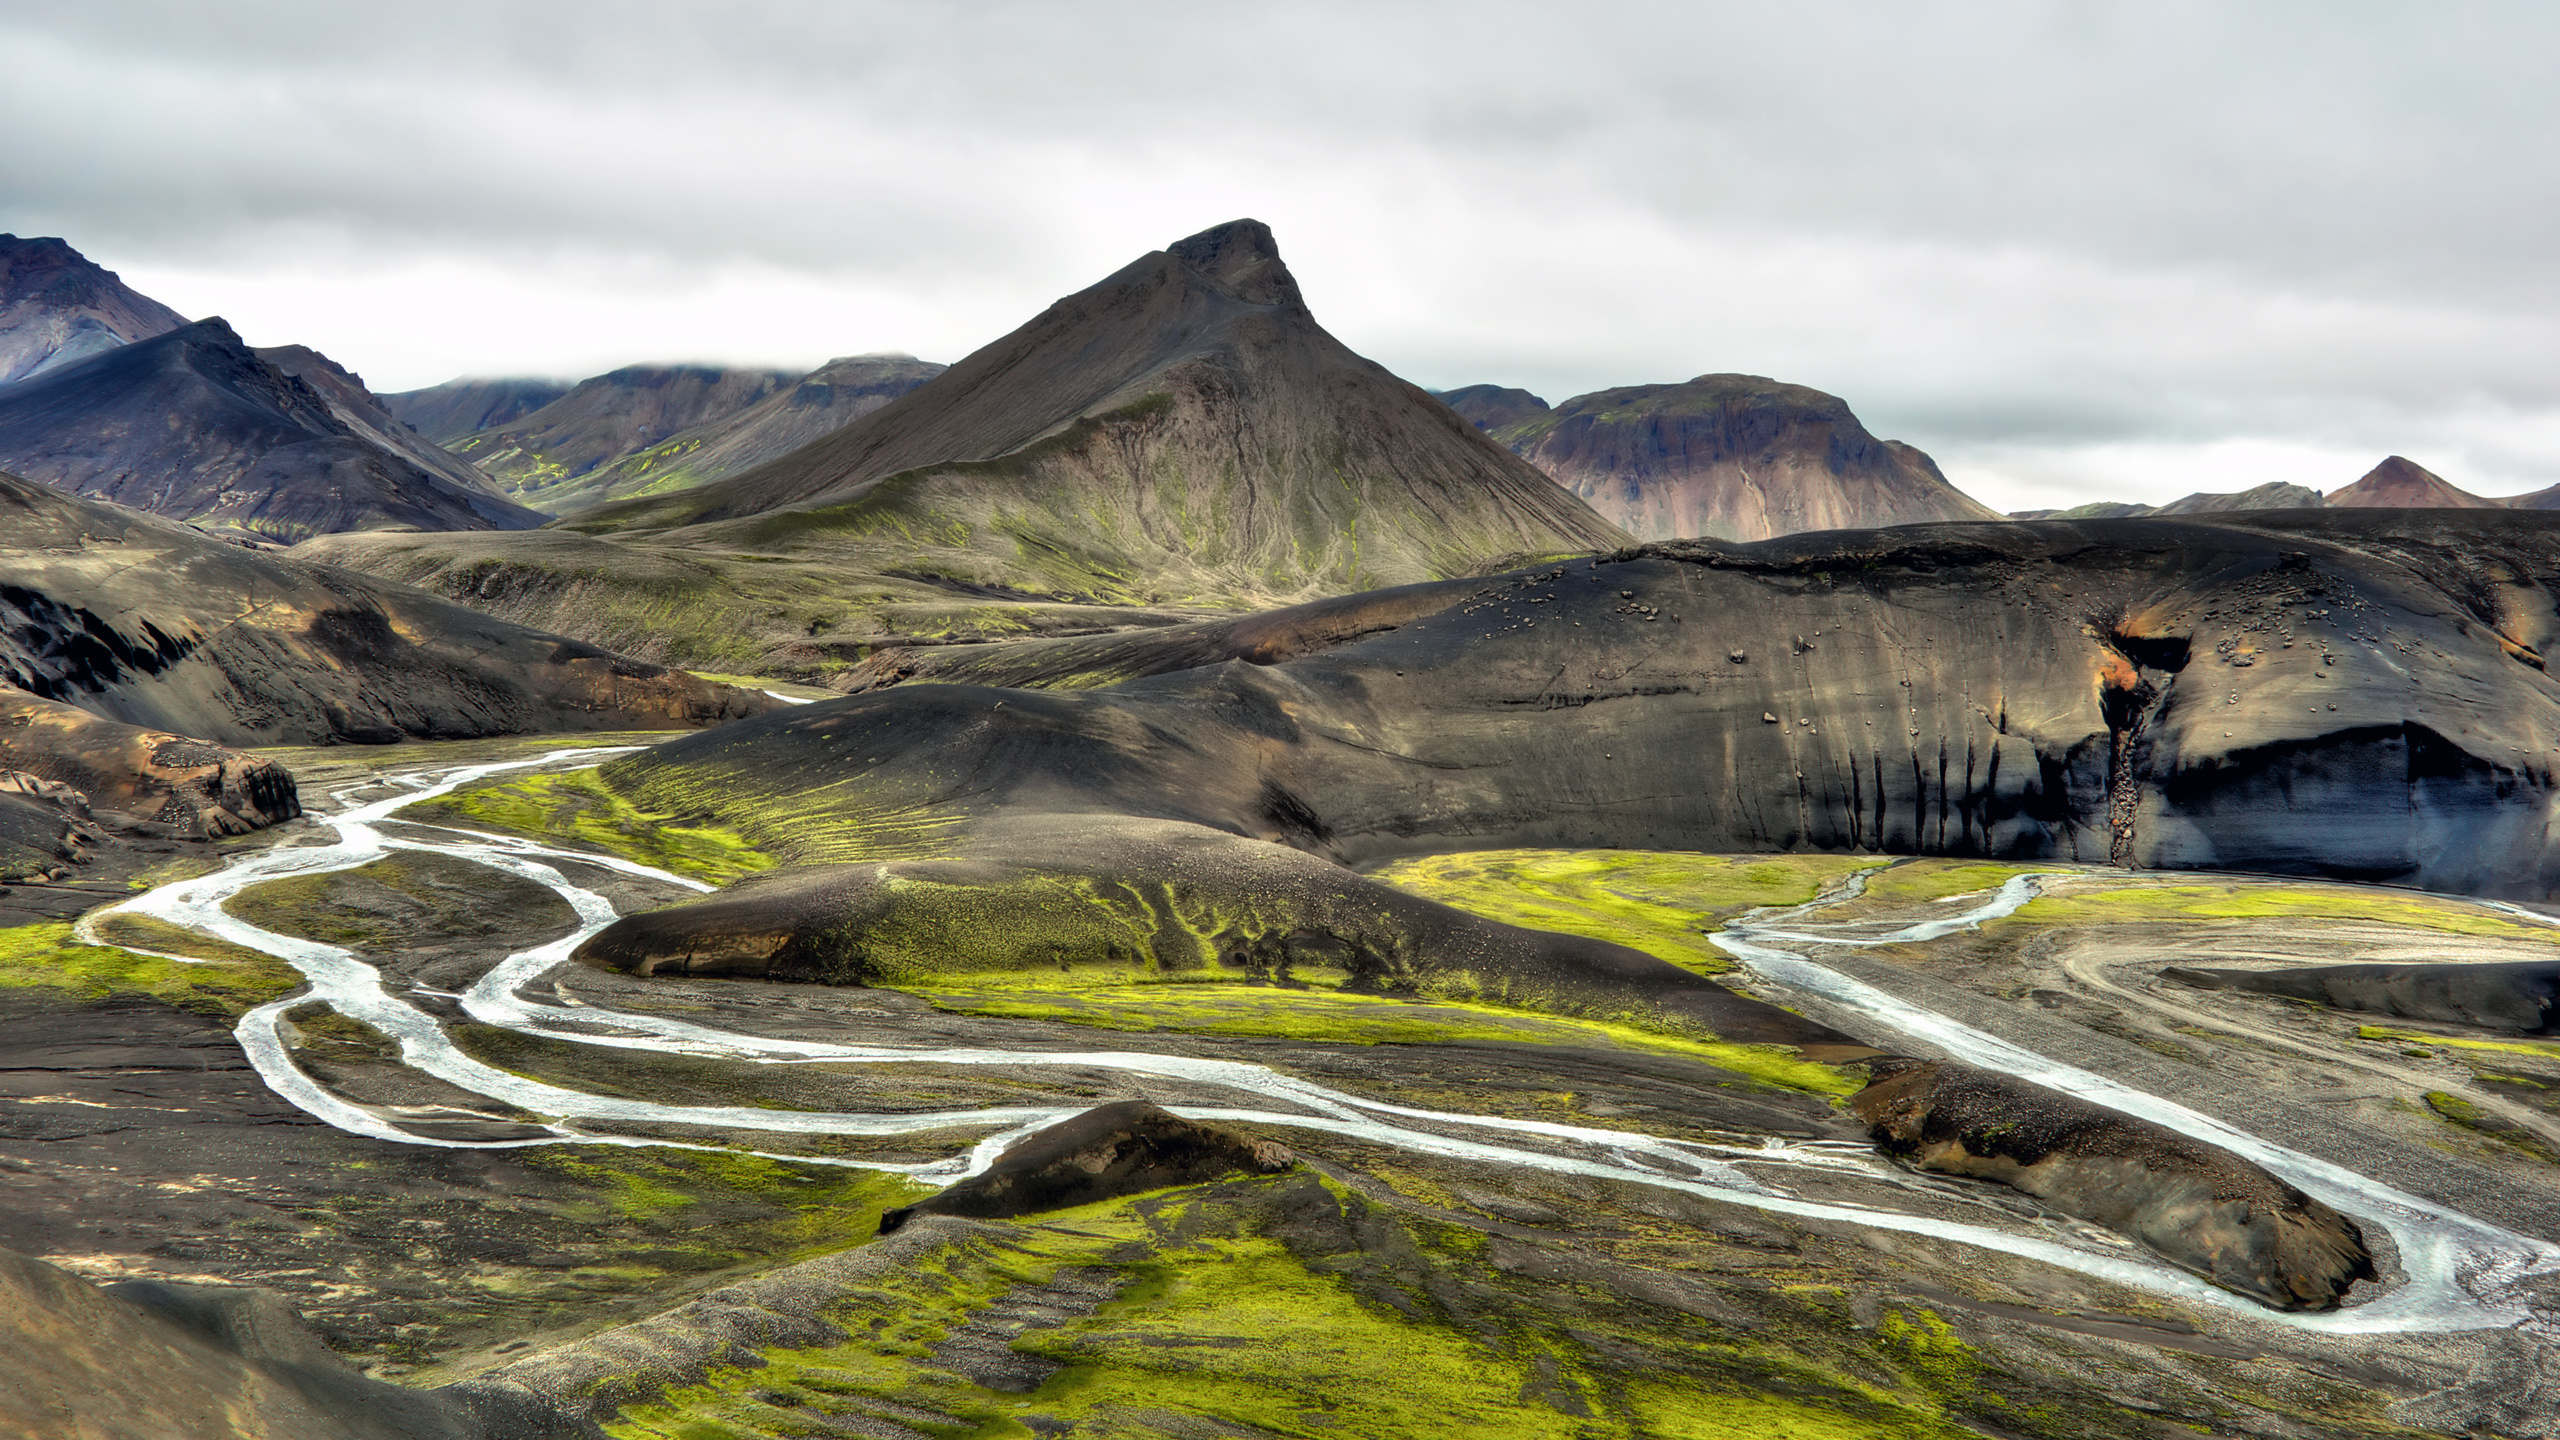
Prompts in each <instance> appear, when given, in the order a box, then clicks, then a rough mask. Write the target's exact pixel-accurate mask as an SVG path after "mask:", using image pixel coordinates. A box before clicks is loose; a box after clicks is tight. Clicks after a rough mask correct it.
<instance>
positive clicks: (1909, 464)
mask: <svg viewBox="0 0 2560 1440" xmlns="http://www.w3.org/2000/svg"><path fill="white" fill-rule="evenodd" d="M1441 398H1442V399H1443V400H1445V401H1447V402H1448V403H1449V405H1450V406H1451V408H1453V409H1455V410H1456V411H1457V412H1458V413H1459V414H1461V415H1463V416H1465V417H1466V418H1467V419H1468V420H1469V421H1471V422H1472V423H1474V424H1475V425H1476V427H1477V428H1478V429H1481V430H1484V431H1485V432H1487V433H1488V434H1490V435H1492V437H1493V438H1494V439H1495V440H1497V441H1500V442H1501V443H1502V444H1504V445H1506V446H1508V447H1510V449H1511V450H1512V451H1513V452H1514V453H1516V454H1518V455H1520V456H1521V457H1522V458H1524V459H1526V460H1528V461H1529V462H1530V463H1531V464H1533V465H1535V466H1537V467H1538V468H1539V469H1540V470H1542V471H1544V472H1545V473H1546V474H1547V475H1549V476H1551V477H1553V478H1554V480H1555V482H1556V483H1557V484H1559V485H1562V486H1564V487H1565V488H1566V489H1568V490H1571V491H1572V492H1573V493H1574V494H1576V495H1578V496H1580V497H1581V498H1582V499H1583V500H1585V501H1587V502H1589V503H1590V505H1591V508H1593V509H1594V510H1597V511H1599V512H1600V513H1601V514H1602V515H1604V516H1606V517H1607V518H1609V519H1610V520H1612V521H1614V522H1616V523H1617V524H1619V525H1621V526H1623V527H1625V528H1626V529H1627V530H1628V531H1629V532H1630V533H1631V534H1633V535H1634V536H1636V538H1638V539H1640V540H1670V539H1679V538H1686V537H1697V536H1704V537H1711V538H1714V539H1719V540H1767V539H1770V538H1773V537H1775V536H1779V535H1793V534H1796V533H1798V532H1801V531H1806V530H1844V529H1867V528H1872V527H1875V526H1880V525H1910V524H1919V523H1924V522H1928V521H1935V520H1993V519H1998V518H1999V516H1998V514H1997V512H1995V511H1993V510H1991V509H1990V508H1988V507H1987V506H1984V505H1981V504H1979V503H1977V502H1976V501H1974V500H1973V499H1972V498H1971V497H1970V496H1967V495H1965V494H1964V493H1963V492H1961V491H1959V490H1957V489H1956V488H1955V487H1954V486H1953V485H1950V484H1948V483H1947V477H1946V476H1944V475H1943V474H1940V473H1939V471H1938V466H1937V463H1936V462H1935V461H1933V460H1931V459H1930V458H1929V457H1928V456H1927V455H1925V454H1922V453H1921V452H1920V451H1918V450H1916V449H1913V448H1912V447H1911V446H1908V445H1905V444H1902V443H1901V442H1900V441H1896V440H1879V439H1877V438H1876V437H1875V436H1873V435H1871V434H1869V433H1867V428H1866V427H1865V426H1864V425H1861V424H1859V423H1858V417H1857V416H1855V415H1853V414H1851V413H1850V411H1849V407H1848V404H1847V403H1846V402H1844V401H1842V400H1841V399H1840V398H1839V397H1837V396H1834V395H1826V394H1824V393H1822V392H1821V391H1819V390H1813V389H1808V388H1807V387H1805V386H1802V385H1787V384H1782V383H1780V382H1778V381H1775V380H1771V379H1767V378H1765V377H1763V376H1758V375H1700V376H1698V377H1697V378H1695V379H1693V380H1689V381H1686V382H1683V383H1681V384H1677V385H1629V386H1622V387H1619V388H1617V389H1611V390H1598V391H1594V392H1592V393H1590V394H1588V395H1577V396H1575V397H1573V398H1572V399H1570V400H1567V401H1565V402H1564V403H1563V404H1561V405H1557V406H1555V407H1553V408H1550V407H1549V406H1548V405H1547V404H1546V403H1545V402H1544V401H1542V400H1540V399H1539V398H1538V397H1537V396H1535V395H1532V394H1530V393H1529V392H1528V391H1526V390H1507V389H1503V388H1500V387H1497V386H1492V385H1471V386H1467V387H1465V388H1463V389H1459V390H1452V391H1449V392H1447V393H1446V394H1444V395H1443V396H1442V397H1441Z"/></svg>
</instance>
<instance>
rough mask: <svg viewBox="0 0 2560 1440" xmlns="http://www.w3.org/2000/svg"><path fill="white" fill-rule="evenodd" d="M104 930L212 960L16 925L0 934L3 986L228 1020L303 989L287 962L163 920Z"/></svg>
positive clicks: (55, 928) (62, 928) (124, 921)
mask: <svg viewBox="0 0 2560 1440" xmlns="http://www.w3.org/2000/svg"><path fill="white" fill-rule="evenodd" d="M105 933H106V934H107V936H108V938H111V939H122V940H124V941H126V942H127V943H129V944H133V945H141V946H146V947H148V948H151V949H155V950H167V951H170V952H172V953H175V954H181V955H191V956H200V957H205V960H204V963H201V964H189V963H187V962H185V961H180V960H163V959H161V958H159V957H158V956H156V955H143V954H138V953H136V952H134V951H132V950H125V949H120V948H118V947H116V946H112V945H84V944H82V943H80V942H79V941H78V940H76V939H74V938H73V937H72V933H71V927H70V926H69V925H67V924H53V925H17V926H12V927H10V928H8V929H5V930H0V986H7V987H10V988H12V989H46V990H59V991H62V992H63V993H65V994H66V995H70V996H73V997H76V998H78V999H82V1000H104V999H106V998H108V997H110V996H115V995H147V996H149V997H151V998H152V999H154V1000H159V1001H162V1002H165V1003H167V1004H170V1005H174V1006H176V1007H178V1008H179V1009H181V1010H190V1011H193V1012H195V1013H196V1014H199V1015H210V1016H215V1017H218V1018H223V1019H229V1018H233V1017H236V1016H238V1015H241V1014H243V1013H244V1012H246V1011H248V1010H251V1009H254V1008H255V1007H257V1006H260V1005H263V1004H265V1003H266V1002H268V1001H270V1000H274V999H278V998H280V997H282V996H286V995H290V994H292V993H293V992H294V991H295V990H297V989H299V988H300V987H301V985H302V976H301V975H300V973H298V972H297V971H295V970H294V968H293V967H292V966H290V965H287V964H286V963H284V962H283V961H281V960H277V959H274V958H272V957H269V956H265V955H260V954H258V953H257V952H256V951H253V950H243V949H240V948H238V947H236V946H230V945H224V944H222V943H221V942H219V941H207V940H204V939H201V938H199V937H197V936H194V935H191V934H188V933H187V932H185V931H182V930H178V929H176V928H175V927H173V926H169V925H165V924H161V923H159V922H156V921H146V920H136V919H132V918H130V917H125V916H117V917H113V918H111V919H110V920H108V921H107V922H106V929H105Z"/></svg>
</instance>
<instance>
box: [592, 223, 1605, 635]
mask: <svg viewBox="0 0 2560 1440" xmlns="http://www.w3.org/2000/svg"><path fill="white" fill-rule="evenodd" d="M1535 473H1536V472H1534V471H1532V470H1530V469H1528V468H1527V467H1525V466H1522V465H1519V464H1516V463H1514V462H1512V461H1511V460H1510V458H1509V457H1507V456H1505V455H1503V454H1502V453H1501V451H1500V450H1499V449H1498V448H1497V447H1495V446H1493V445H1491V444H1489V443H1487V442H1486V441H1485V440H1484V439H1483V438H1482V437H1481V436H1480V435H1478V434H1476V433H1475V431H1474V430H1473V429H1472V428H1471V427H1469V426H1467V425H1466V424H1465V423H1464V422H1463V421H1460V420H1459V419H1458V418H1457V417H1456V416H1455V415H1453V414H1451V413H1450V412H1449V410H1448V408H1447V407H1445V406H1443V405H1440V404H1438V403H1437V402H1435V401H1433V400H1432V399H1431V398H1430V396H1429V395H1427V394H1426V393H1425V392H1423V391H1421V390H1418V389H1416V388H1415V387H1413V386H1411V385H1408V384H1406V383H1404V382H1403V381H1400V380H1397V379H1396V378H1395V377H1393V376H1391V375H1389V374H1387V373H1386V371H1385V370H1383V369H1381V368H1379V367H1378V366H1377V365H1375V364H1374V363H1372V362H1370V361H1367V360H1363V359H1361V358H1360V357H1359V356H1357V355H1354V354H1352V353H1351V352H1350V351H1349V350H1348V349H1346V348H1344V347H1343V345H1342V343H1341V342H1340V341H1338V340H1336V339H1334V338H1333V337H1332V336H1331V335H1328V334H1326V333H1325V331H1324V329H1323V327H1321V326H1319V325H1318V324H1317V323H1316V320H1315V316H1314V315H1313V314H1312V313H1310V312H1309V311H1308V309H1307V305H1306V301H1305V300H1304V299H1303V298H1301V297H1300V295H1299V293H1298V285H1297V281H1296V280H1295V279H1294V278H1292V277H1291V276H1290V274H1289V271H1288V268H1287V267H1286V266H1284V265H1283V264H1282V263H1281V261H1280V252H1279V247H1278V246H1277V245H1276V244H1275V243H1274V242H1273V240H1272V237H1271V231H1270V230H1269V228H1268V227H1266V226H1264V225H1263V224H1262V223H1261V222H1259V221H1253V220H1239V221H1235V222H1233V223H1230V224H1227V225H1222V226H1219V227H1218V228H1216V229H1214V230H1208V231H1203V232H1202V233H1200V234H1198V235H1194V236H1192V237H1191V238H1189V239H1187V240H1184V241H1182V242H1181V243H1179V244H1177V245H1175V246H1173V247H1172V248H1170V249H1168V250H1162V251H1158V252H1156V253H1154V254H1151V255H1147V256H1143V257H1141V258H1139V259H1138V260H1136V261H1135V262H1133V263H1131V264H1130V265H1129V266H1128V267H1127V268H1126V269H1123V270H1122V271H1121V272H1120V273H1118V274H1116V275H1113V276H1112V277H1110V278H1109V279H1107V280H1104V281H1103V282H1101V283H1100V284H1098V285H1095V286H1093V287H1092V288H1090V289H1087V290H1083V291H1080V292H1078V293H1077V294H1074V295H1071V296H1068V297H1067V298H1066V299H1064V300H1061V301H1059V302H1058V303H1057V304H1055V305H1053V306H1051V307H1049V309H1048V310H1047V311H1045V312H1043V313H1042V314H1041V315H1040V316H1039V317H1037V318H1036V319H1034V320H1032V321H1031V323H1029V324H1027V325H1025V326H1023V327H1022V328H1021V329H1019V330H1017V331H1015V332H1014V333H1013V334H1011V335H1008V336H1006V337H1005V338H1003V339H1001V340H998V341H997V342H995V343H994V344H992V345H989V346H987V347H986V348H985V349H982V350H980V351H978V352H977V353H975V354H973V355H971V356H969V357H968V358H967V359H965V360H962V361H961V362H960V363H959V364H957V365H954V366H953V367H951V369H950V370H949V371H947V372H945V373H944V374H943V375H942V376H940V377H939V378H937V379H935V380H933V381H932V382H930V383H929V384H926V385H924V386H923V387H921V388H919V389H917V390H916V391H914V392H913V393H912V394H910V395H908V396H906V397H905V398H904V399H901V400H899V401H897V402H896V403H894V404H892V405H889V406H888V407H886V408H884V409H882V410H880V411H878V412H876V413H875V414H873V415H871V416H869V417H867V418H865V419H863V420H860V421H857V422H855V423H854V424H853V425H850V426H848V427H846V428H845V429H843V430H841V431H839V432H837V433H836V434H835V435H833V436H830V437H829V438H827V439H826V440H823V441H820V442H819V443H817V444H815V445H812V446H810V447H808V448H806V449H804V450H801V451H799V452H797V453H795V454H793V455H790V456H787V457H785V458H784V459H782V460H778V461H776V462H774V463H772V464H770V465H765V466H762V467H759V468H758V469H755V470H751V471H748V472H746V473H745V474H742V475H738V476H735V477H733V478H731V479H729V480H726V481H722V482H720V483H719V484H717V485H711V486H706V487H703V488H701V489H698V490H690V491H686V492H683V493H682V494H680V495H677V496H673V497H669V498H667V499H664V500H657V501H642V502H634V503H632V504H629V505H624V506H617V507H611V508H609V509H606V510H602V511H598V512H596V513H594V514H592V515H590V516H588V517H587V518H586V519H585V520H584V521H583V522H581V523H580V525H579V526H578V528H580V529H582V530H587V531H588V532H590V533H598V534H601V533H609V532H613V531H625V532H628V531H640V530H660V529H670V528H673V527H676V526H695V527H704V526H708V525H711V524H712V523H713V522H718V521H723V520H737V519H740V518H742V517H747V516H765V515H769V514H772V512H776V511H784V510H786V509H787V510H789V512H790V514H791V516H792V517H793V518H791V519H790V520H788V521H785V520H783V519H782V518H781V517H780V516H775V517H774V519H773V521H772V522H771V523H767V524H760V525H754V526H749V527H746V528H737V527H730V528H726V529H720V530H712V529H697V530H696V531H695V532H694V533H695V534H697V535H699V536H700V537H701V540H702V543H707V544H734V543H737V542H738V541H740V540H745V539H747V538H748V537H750V536H752V535H757V534H772V535H777V536H778V535H781V534H787V533H789V532H790V531H792V530H802V529H816V530H832V531H839V532H843V531H855V532H859V531H864V530H876V529H879V528H881V527H896V528H898V529H900V530H904V531H910V532H913V533H918V534H927V535H929V534H933V533H935V532H936V531H945V532H952V533H956V531H957V528H958V527H964V526H965V527H967V528H968V530H969V533H970V534H971V535H972V536H973V537H974V538H972V539H971V540H969V541H966V542H964V543H963V544H961V545H958V546H953V547H950V550H951V552H952V553H949V554H948V555H947V557H946V556H944V555H936V556H934V557H933V559H932V560H930V561H928V562H927V563H931V564H938V565H947V566H949V567H951V568H952V570H953V572H954V573H956V574H959V575H961V576H962V577H963V578H966V579H969V580H971V581H975V582H978V583H1004V584H1012V585H1019V586H1022V587H1023V588H1026V589H1070V588H1072V589H1076V590H1082V591H1084V592H1085V593H1087V594H1091V595H1094V596H1095V597H1096V598H1101V597H1103V596H1106V595H1115V594H1116V595H1128V594H1130V593H1131V592H1132V591H1138V590H1139V589H1140V586H1141V585H1145V584H1146V582H1145V581H1140V582H1139V584H1132V583H1131V580H1132V579H1135V578H1136V577H1139V576H1149V577H1162V580H1161V581H1160V582H1158V583H1160V584H1162V585H1163V586H1164V587H1165V588H1167V589H1169V590H1171V591H1173V593H1174V594H1177V595H1181V596H1184V597H1185V598H1192V599H1203V600H1207V599H1219V598H1226V597H1230V596H1235V595H1240V594H1242V595H1250V594H1262V595H1274V596H1279V595H1291V594H1303V593H1307V592H1310V591H1324V590H1343V589H1357V588H1362V587H1364V586H1370V585H1379V584H1393V583H1397V582H1400V581H1406V580H1416V579H1422V578H1425V577H1427V576H1431V575H1446V574H1453V573H1462V572H1464V571H1465V570H1466V569H1468V568H1470V567H1471V566H1473V565H1475V564H1478V563H1481V562H1482V561H1483V560H1485V559H1487V558H1490V557H1492V556H1495V555H1501V554H1504V553H1522V552H1529V553H1536V552H1542V551H1556V550H1586V549H1592V548H1595V547H1602V546H1608V545H1612V544H1615V543H1617V542H1618V540H1619V539H1620V536H1619V535H1618V533H1617V532H1616V531H1615V530H1614V529H1612V528H1611V527H1610V526H1608V525H1607V524H1605V523H1604V522H1602V521H1600V520H1599V519H1597V517H1594V516H1592V515H1591V514H1590V513H1589V512H1588V511H1587V510H1585V509H1584V508H1583V507H1582V506H1580V505H1578V504H1576V503H1574V502H1573V501H1571V500H1569V499H1564V498H1561V497H1558V496H1556V495H1555V494H1553V493H1552V487H1548V486H1541V485H1538V484H1536V483H1533V482H1534V480H1535ZM893 476H894V477H897V478H896V483H894V484H891V483H888V482H889V481H890V479H891V477H893ZM1034 554H1036V555H1039V556H1041V557H1043V558H1042V560H1041V561H1040V562H1037V565H1036V570H1035V573H1034V574H1033V575H1030V576H1023V575H1021V574H1019V571H1020V568H1021V567H1020V562H1021V560H1022V559H1023V558H1024V557H1025V556H1026V555H1034ZM1038 571H1046V572H1048V573H1047V574H1045V575H1043V574H1039V573H1037V572H1038ZM1124 577H1125V578H1124ZM1147 588H1154V587H1153V586H1152V585H1150V586H1148V587H1147Z"/></svg>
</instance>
